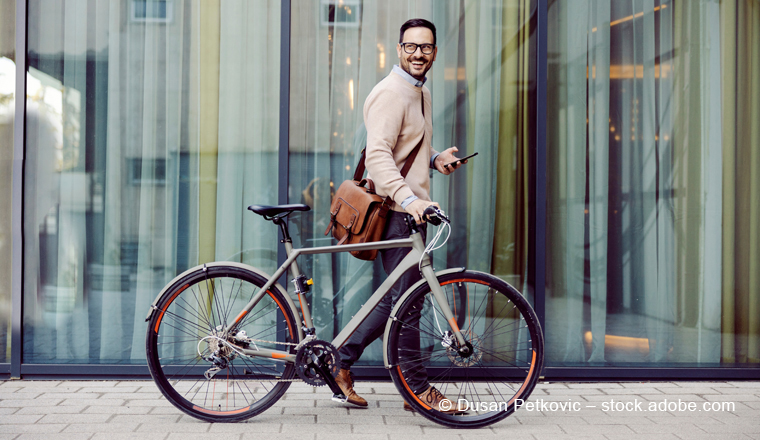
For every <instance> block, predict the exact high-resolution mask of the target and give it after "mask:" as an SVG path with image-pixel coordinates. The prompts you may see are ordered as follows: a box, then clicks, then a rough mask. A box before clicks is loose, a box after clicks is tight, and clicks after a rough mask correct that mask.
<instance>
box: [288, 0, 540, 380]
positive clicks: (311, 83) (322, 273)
mask: <svg viewBox="0 0 760 440" xmlns="http://www.w3.org/2000/svg"><path fill="white" fill-rule="evenodd" d="M338 3H340V2H338ZM356 3H359V2H356ZM529 3H530V2H528V1H526V0H525V1H524V0H489V1H465V2H460V1H442V2H436V3H435V6H434V7H433V6H432V5H427V6H423V5H421V6H419V7H411V6H410V4H409V3H408V2H406V1H399V0H394V1H378V0H372V1H366V0H365V1H363V2H361V20H360V25H359V26H348V25H346V23H340V24H339V23H337V22H331V21H329V20H325V15H324V14H322V15H320V11H324V8H325V5H326V4H327V5H329V4H332V3H330V2H326V1H325V0H321V1H320V0H311V1H308V2H300V3H299V8H294V10H293V20H292V22H293V23H292V36H291V41H292V46H291V62H292V66H291V79H290V81H291V83H290V90H291V107H290V108H291V124H290V181H289V194H290V202H291V203H307V204H309V205H310V206H311V207H312V211H311V212H309V213H307V214H300V215H298V216H293V217H294V218H293V220H292V222H293V224H296V225H297V226H298V227H297V228H292V229H291V233H293V232H294V231H296V230H297V232H296V233H295V234H294V241H296V242H300V245H301V246H324V245H328V244H331V243H333V241H332V238H331V237H329V236H328V237H325V236H324V231H325V229H326V227H327V224H328V221H329V206H330V202H331V197H332V195H333V194H334V191H335V188H337V186H338V185H340V183H341V182H342V181H344V180H346V179H349V178H351V177H352V176H353V172H354V168H355V166H356V163H357V160H358V158H359V154H358V153H359V152H360V151H361V149H362V148H364V145H365V142H366V131H365V129H364V126H363V106H364V101H365V99H366V97H367V95H368V94H369V92H370V91H371V90H372V88H373V87H374V86H375V84H377V83H378V82H379V81H380V80H381V79H383V78H384V77H385V76H386V75H388V74H389V73H390V71H391V68H392V67H393V65H394V64H397V63H398V56H397V53H396V50H397V44H398V43H399V28H400V27H401V25H402V24H403V23H404V22H405V21H406V20H408V19H409V18H413V17H422V18H426V19H428V20H431V21H432V22H433V23H435V25H436V27H437V30H438V31H437V36H438V41H437V46H438V55H437V60H436V61H435V64H434V65H433V68H432V70H431V71H430V72H429V73H428V81H427V82H426V87H428V88H429V89H430V91H431V96H432V111H433V141H432V142H433V148H435V149H436V150H437V151H443V150H445V149H446V148H449V147H451V146H457V147H458V148H459V154H460V155H461V156H464V155H467V154H472V153H474V152H476V151H477V152H479V155H478V157H477V158H475V159H473V160H471V161H470V162H469V163H468V164H467V165H464V166H463V167H462V168H461V169H460V170H459V171H457V172H456V173H455V174H453V175H452V176H450V177H445V176H443V175H440V174H439V173H437V172H433V175H434V177H433V179H432V181H431V187H432V192H431V197H432V198H433V200H435V201H437V202H439V203H440V204H441V206H442V207H443V208H444V210H445V211H446V212H447V213H449V214H450V216H451V218H452V220H453V221H454V225H455V227H454V231H453V233H452V238H451V240H450V241H449V244H448V245H447V246H446V247H444V248H442V249H439V250H438V251H436V252H435V253H434V254H433V255H434V259H435V267H436V268H439V269H442V268H444V267H452V266H454V267H455V266H467V267H468V268H470V269H476V270H483V271H487V272H492V273H494V274H496V275H498V276H500V277H502V278H504V279H506V280H507V281H509V282H510V283H512V284H513V285H515V286H517V287H518V289H521V290H522V289H523V288H524V285H523V283H524V280H525V268H526V264H525V262H526V261H527V237H528V231H527V227H526V219H527V203H528V197H527V192H528V188H527V173H526V171H527V165H528V164H527V160H528V155H527V145H528V137H527V132H528V126H527V121H528V100H527V93H528V90H529V84H530V79H529V73H528V66H529V63H528V61H529V44H528V37H529V26H528V19H529V13H530V7H529ZM344 4H345V5H346V7H349V6H350V4H352V2H344ZM352 11H354V10H353V9H352ZM319 17H321V19H318V18H319ZM335 17H336V20H337V17H338V15H336V16H335ZM431 231H432V230H431ZM429 233H430V232H429ZM302 260H303V261H302V263H303V266H304V267H303V271H304V272H305V273H307V274H309V275H310V276H313V277H314V281H315V285H314V287H313V289H312V295H313V298H312V299H311V303H312V307H313V308H314V310H315V311H314V316H315V321H316V326H317V330H318V331H320V332H321V333H320V335H321V336H320V337H321V338H323V339H330V338H331V337H332V335H334V334H337V331H338V330H339V329H340V328H341V327H342V326H343V325H344V324H345V323H346V322H348V320H349V319H350V318H351V316H352V315H354V314H355V313H356V311H357V310H358V309H359V307H360V306H361V305H362V304H363V303H364V301H365V300H366V299H367V298H368V296H369V294H370V293H371V292H372V291H373V290H374V288H376V287H377V286H378V285H379V283H380V282H381V281H382V280H383V279H384V278H385V274H384V271H383V269H382V267H381V264H380V261H379V260H378V261H376V262H374V263H369V262H363V261H359V260H356V259H354V258H353V257H350V256H349V255H347V254H334V255H319V256H315V257H313V258H304V259H302ZM362 362H365V363H371V364H374V365H377V364H378V363H379V362H382V355H381V353H380V348H379V346H378V345H375V346H371V347H368V349H367V352H366V354H365V355H364V356H363V357H362Z"/></svg>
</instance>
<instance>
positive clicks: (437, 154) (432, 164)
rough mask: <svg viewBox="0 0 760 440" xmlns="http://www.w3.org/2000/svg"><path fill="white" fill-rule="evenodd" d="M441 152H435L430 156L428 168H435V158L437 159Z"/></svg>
mask: <svg viewBox="0 0 760 440" xmlns="http://www.w3.org/2000/svg"><path fill="white" fill-rule="evenodd" d="M440 155H441V153H435V154H434V155H433V157H431V158H430V168H433V169H435V160H436V159H438V156H440Z"/></svg>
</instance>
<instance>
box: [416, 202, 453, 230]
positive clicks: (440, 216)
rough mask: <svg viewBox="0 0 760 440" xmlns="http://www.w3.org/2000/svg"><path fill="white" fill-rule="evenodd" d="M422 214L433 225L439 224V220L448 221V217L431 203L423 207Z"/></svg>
mask: <svg viewBox="0 0 760 440" xmlns="http://www.w3.org/2000/svg"><path fill="white" fill-rule="evenodd" d="M422 215H423V216H424V217H425V218H426V220H427V221H428V222H430V223H431V224H432V225H434V226H438V225H440V224H441V222H445V223H450V222H449V218H448V217H446V215H445V214H444V213H443V211H441V210H440V209H438V208H436V207H435V206H432V205H431V206H428V207H427V208H425V211H424V212H423V213H422Z"/></svg>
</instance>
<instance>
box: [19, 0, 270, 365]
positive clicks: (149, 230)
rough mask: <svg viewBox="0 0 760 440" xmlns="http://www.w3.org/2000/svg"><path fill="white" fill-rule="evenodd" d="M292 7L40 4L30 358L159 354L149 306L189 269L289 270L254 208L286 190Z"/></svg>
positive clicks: (32, 101)
mask: <svg viewBox="0 0 760 440" xmlns="http://www.w3.org/2000/svg"><path fill="white" fill-rule="evenodd" d="M156 3H162V4H161V5H155V4H156ZM158 6H160V7H158ZM279 14H280V7H279V2H277V1H270V2H266V1H258V2H249V1H244V0H240V1H226V0H225V1H223V2H214V1H205V0H204V1H199V0H196V1H190V0H188V1H180V0H166V1H164V2H155V1H152V0H151V1H139V0H129V1H120V2H119V1H117V2H81V1H70V0H56V1H48V0H44V1H42V0H34V1H30V2H29V50H28V57H29V84H28V104H27V115H26V117H27V144H26V174H25V175H26V181H25V192H24V194H25V200H26V203H25V212H24V226H25V227H24V230H25V237H24V238H25V265H24V272H25V276H24V305H25V307H24V361H25V362H28V363H94V364H97V363H107V364H114V363H126V364H129V363H136V364H144V363H145V361H144V358H145V345H144V338H145V323H144V320H145V315H146V314H147V312H148V310H149V305H150V304H151V302H152V301H153V299H154V298H155V297H156V295H157V294H158V292H160V291H161V288H162V287H163V286H164V285H165V284H166V283H167V282H168V281H170V280H171V279H172V278H174V277H175V276H176V275H177V274H179V273H181V272H183V271H184V270H186V269H187V268H189V267H192V266H195V265H197V264H200V263H202V262H206V261H213V260H233V261H242V262H245V263H249V264H253V265H256V266H259V267H263V268H264V269H265V270H270V271H271V270H272V269H273V267H274V264H275V263H276V258H275V257H274V255H276V254H273V252H272V250H273V249H275V245H276V236H274V235H273V234H267V233H265V232H266V231H261V229H262V228H261V225H260V224H257V223H256V222H257V221H258V222H261V223H263V220H261V219H256V218H254V216H253V215H252V214H247V215H244V211H245V207H246V206H247V203H253V202H254V201H256V202H258V203H268V202H269V203H274V202H276V188H277V174H278V173H277V170H278V168H277V163H276V156H277V138H278V132H277V127H278V124H277V121H278V112H277V109H278V106H279V101H278V100H279V95H278V93H277V90H278V85H279V41H280V35H279V23H280V19H279ZM262 195H263V196H262ZM260 231H261V232H260Z"/></svg>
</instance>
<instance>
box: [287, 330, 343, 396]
mask: <svg viewBox="0 0 760 440" xmlns="http://www.w3.org/2000/svg"><path fill="white" fill-rule="evenodd" d="M315 356H316V358H317V359H319V361H320V362H326V363H327V368H328V369H329V370H330V374H332V376H333V377H336V376H337V375H338V371H340V354H338V350H336V349H335V347H333V345H332V344H330V343H329V342H326V341H322V340H319V339H314V340H311V341H309V342H307V343H305V344H304V345H303V346H301V348H299V349H298V353H296V372H297V373H298V377H300V378H301V379H302V380H303V381H304V382H306V383H307V384H309V385H311V386H315V387H321V386H322V385H325V384H327V381H325V379H324V377H322V371H321V370H320V369H319V368H318V367H317V366H316V365H314V357H315Z"/></svg>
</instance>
